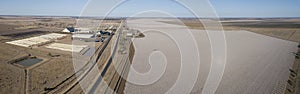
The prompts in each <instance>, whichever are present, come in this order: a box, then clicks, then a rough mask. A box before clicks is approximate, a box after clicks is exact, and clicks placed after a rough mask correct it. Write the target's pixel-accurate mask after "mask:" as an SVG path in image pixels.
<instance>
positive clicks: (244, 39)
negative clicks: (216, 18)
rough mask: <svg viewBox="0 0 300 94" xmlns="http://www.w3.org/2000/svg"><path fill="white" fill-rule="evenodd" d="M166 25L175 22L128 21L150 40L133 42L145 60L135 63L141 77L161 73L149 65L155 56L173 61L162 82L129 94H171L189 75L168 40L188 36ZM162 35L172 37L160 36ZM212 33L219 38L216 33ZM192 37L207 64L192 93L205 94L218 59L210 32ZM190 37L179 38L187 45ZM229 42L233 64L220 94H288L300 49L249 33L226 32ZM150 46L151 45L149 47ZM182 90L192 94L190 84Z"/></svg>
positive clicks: (129, 89)
mask: <svg viewBox="0 0 300 94" xmlns="http://www.w3.org/2000/svg"><path fill="white" fill-rule="evenodd" d="M162 21H163V22H165V21H170V20H164V19H154V20H153V19H146V20H145V19H142V20H129V21H128V26H129V27H130V28H135V29H138V30H140V31H142V32H144V34H145V38H142V39H135V41H133V43H134V45H135V47H136V48H140V49H135V52H136V53H135V57H136V56H138V57H139V58H134V60H133V65H132V66H133V68H134V69H135V70H136V71H138V72H140V73H146V72H148V71H149V70H150V69H151V67H152V69H154V70H155V69H156V68H153V67H155V66H150V65H149V62H148V60H149V59H148V57H149V55H150V54H151V53H152V52H153V51H161V52H163V53H164V55H165V56H166V59H167V66H166V71H165V72H164V74H163V75H162V77H161V78H160V79H159V80H158V81H156V82H155V83H152V84H147V85H138V84H134V83H130V82H128V83H126V87H125V92H126V93H130V94H140V93H144V94H153V93H165V92H167V91H168V90H170V88H171V87H172V86H174V84H175V82H176V81H177V78H178V75H180V74H179V72H180V71H183V70H179V69H180V67H181V65H180V64H181V62H180V61H181V59H180V52H179V51H178V48H177V46H178V45H177V46H176V43H174V42H173V40H172V39H171V38H172V36H171V37H170V36H166V35H172V34H174V33H175V32H188V31H187V29H185V27H183V26H175V25H171V24H166V23H162ZM147 30H149V31H147ZM157 31H161V32H164V33H166V34H164V33H158V32H157ZM208 32H213V33H216V31H208ZM191 33H192V35H194V37H195V39H196V43H197V45H198V47H199V52H198V53H199V54H200V58H201V59H200V60H201V63H200V66H199V74H198V78H197V81H196V83H195V84H194V85H195V86H194V87H193V89H192V91H191V93H192V94H199V93H201V92H202V90H203V88H204V87H205V83H206V80H207V76H208V74H209V71H210V67H212V66H210V65H211V58H212V57H210V56H211V52H210V50H211V49H210V43H209V40H208V36H207V34H206V32H204V31H203V30H195V29H193V30H191ZM175 35H176V34H175ZM187 35H188V34H183V35H182V38H180V37H179V39H182V40H181V41H184V38H187V37H188V36H187ZM225 36H226V42H227V62H226V66H225V71H224V75H223V78H222V80H221V82H220V84H219V87H218V88H217V90H216V93H217V94H241V93H246V94H258V93H265V94H271V93H275V94H282V93H283V92H284V90H285V85H286V84H287V83H286V81H287V79H288V76H289V68H290V67H291V66H292V63H293V62H294V60H295V58H294V56H293V55H292V54H290V53H291V52H296V51H297V49H298V48H297V46H298V43H296V42H290V41H286V40H281V39H277V38H272V37H269V36H264V35H260V34H256V33H251V32H249V31H243V30H237V31H226V32H225ZM173 37H174V36H173ZM176 38H178V37H176ZM145 43H147V44H150V45H145ZM187 49H188V48H187ZM181 51H182V50H181ZM193 51H194V50H193ZM142 57H144V58H142ZM152 63H154V62H152ZM195 63H197V62H195ZM182 64H183V65H184V64H187V62H182ZM156 67H157V66H156ZM131 70H133V69H131ZM131 73H134V72H131V71H130V72H129V78H130V74H131ZM189 73H191V71H189V72H188V74H189ZM188 74H187V76H188ZM192 76H193V75H189V77H192ZM152 78H153V77H148V78H146V79H145V80H149V79H152ZM185 81H186V83H189V82H190V81H189V80H185ZM208 84H209V83H208ZM181 86H182V88H181V89H188V87H184V84H182V85H181Z"/></svg>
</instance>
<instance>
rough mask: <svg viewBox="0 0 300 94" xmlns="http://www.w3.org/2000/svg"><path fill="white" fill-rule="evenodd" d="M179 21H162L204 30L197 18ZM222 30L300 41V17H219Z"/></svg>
mask: <svg viewBox="0 0 300 94" xmlns="http://www.w3.org/2000/svg"><path fill="white" fill-rule="evenodd" d="M180 20H181V22H182V23H183V24H181V23H178V22H172V21H164V22H165V23H169V24H177V25H186V26H187V27H189V28H192V29H200V30H204V29H205V28H204V26H203V25H202V23H201V22H200V21H199V20H198V19H180ZM220 23H221V24H222V25H223V28H224V30H225V31H226V30H247V31H251V32H255V33H259V34H263V35H267V36H272V37H276V38H281V39H284V40H290V41H294V42H300V19H296V18H295V19H293V18H290V19H276V18H274V19H263V18H262V19H248V20H245V19H242V18H241V19H220Z"/></svg>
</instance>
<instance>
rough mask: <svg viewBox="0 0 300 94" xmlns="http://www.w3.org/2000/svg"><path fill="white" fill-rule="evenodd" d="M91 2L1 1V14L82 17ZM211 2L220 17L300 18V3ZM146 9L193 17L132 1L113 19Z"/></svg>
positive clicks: (169, 4) (154, 0) (153, 1)
mask: <svg viewBox="0 0 300 94" xmlns="http://www.w3.org/2000/svg"><path fill="white" fill-rule="evenodd" d="M98 1H99V2H100V3H102V5H103V6H97V7H96V9H95V10H90V11H93V12H98V13H100V14H101V12H103V11H101V7H105V2H107V0H98ZM87 3H88V0H1V3H0V15H42V16H43V15H47V16H80V15H81V12H82V10H83V9H84V7H85V6H86V5H89V4H87ZM210 3H211V5H212V7H213V8H214V9H215V11H216V13H217V15H218V16H220V17H300V0H210ZM94 5H97V4H94ZM100 5H101V4H100ZM97 9H98V10H97ZM145 10H146V11H147V10H160V11H164V12H167V13H170V14H172V15H174V16H177V17H193V15H192V14H191V13H190V12H189V11H188V9H186V8H184V7H182V6H181V5H179V4H177V3H174V2H173V1H171V0H128V1H127V2H125V3H123V4H122V5H120V6H118V7H117V8H116V9H115V10H114V11H113V12H112V13H111V16H115V17H120V16H122V17H124V16H125V17H126V16H131V15H133V14H135V12H138V11H145ZM203 10H205V9H203ZM102 14H103V13H102ZM91 16H95V15H91ZM97 16H104V15H97ZM148 16H149V15H148ZM150 16H151V15H150Z"/></svg>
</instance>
